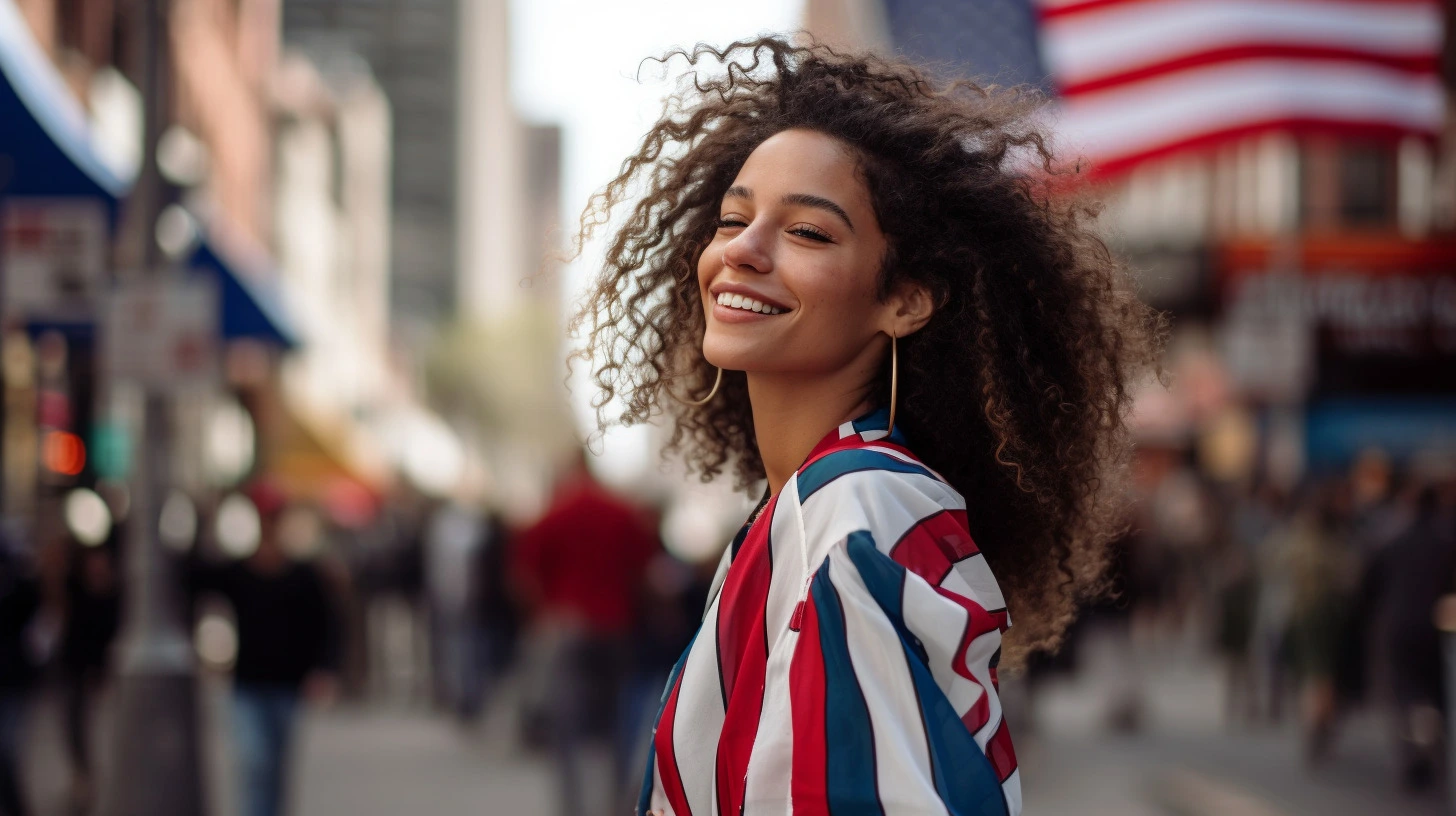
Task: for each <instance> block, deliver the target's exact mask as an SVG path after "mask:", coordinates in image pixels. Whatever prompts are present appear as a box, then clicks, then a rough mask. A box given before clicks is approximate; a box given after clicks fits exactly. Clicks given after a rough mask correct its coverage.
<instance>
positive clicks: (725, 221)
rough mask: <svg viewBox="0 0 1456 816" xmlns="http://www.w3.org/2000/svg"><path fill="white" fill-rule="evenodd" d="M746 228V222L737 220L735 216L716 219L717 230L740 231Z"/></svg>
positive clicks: (740, 219)
mask: <svg viewBox="0 0 1456 816" xmlns="http://www.w3.org/2000/svg"><path fill="white" fill-rule="evenodd" d="M746 226H748V222H747V221H744V220H743V219H742V218H739V217H738V216H736V215H725V216H723V217H721V218H719V219H718V229H720V230H721V229H741V228H743V227H746Z"/></svg>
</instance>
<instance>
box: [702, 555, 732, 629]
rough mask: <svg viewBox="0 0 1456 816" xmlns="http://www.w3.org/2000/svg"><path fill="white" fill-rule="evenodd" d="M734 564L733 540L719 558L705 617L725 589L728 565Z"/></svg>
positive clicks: (704, 612) (709, 588)
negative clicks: (724, 583)
mask: <svg viewBox="0 0 1456 816" xmlns="http://www.w3.org/2000/svg"><path fill="white" fill-rule="evenodd" d="M732 564H733V542H731V541H730V542H729V543H728V546H727V547H724V548H723V557H722V558H719V559H718V570H717V571H716V572H714V573H713V583H712V584H710V585H709V586H708V606H707V607H706V608H704V609H703V619H704V620H706V619H707V617H708V609H711V608H712V606H713V601H716V600H717V599H718V593H719V592H722V591H723V581H724V580H726V579H727V578H728V567H729V566H731V565H732Z"/></svg>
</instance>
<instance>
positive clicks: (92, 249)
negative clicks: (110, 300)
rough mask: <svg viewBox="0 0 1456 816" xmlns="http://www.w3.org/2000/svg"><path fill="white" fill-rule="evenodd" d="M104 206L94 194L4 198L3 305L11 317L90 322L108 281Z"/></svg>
mask: <svg viewBox="0 0 1456 816" xmlns="http://www.w3.org/2000/svg"><path fill="white" fill-rule="evenodd" d="M106 251H107V227H106V208H105V206H104V205H103V204H102V203H101V201H99V200H96V199H50V198H8V199H5V200H4V202H3V203H0V309H3V311H4V315H5V317H6V318H8V319H10V320H22V321H63V322H69V321H86V320H90V319H91V318H93V317H94V316H95V312H96V307H97V305H98V299H99V298H100V297H101V295H102V293H103V292H104V291H105V284H106Z"/></svg>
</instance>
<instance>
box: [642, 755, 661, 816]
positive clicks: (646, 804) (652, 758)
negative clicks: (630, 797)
mask: <svg viewBox="0 0 1456 816" xmlns="http://www.w3.org/2000/svg"><path fill="white" fill-rule="evenodd" d="M656 767H657V746H656V745H654V744H653V743H652V740H648V741H647V771H646V773H645V775H644V776H643V777H642V793H640V794H639V795H638V796H637V816H647V811H649V810H651V809H652V771H653V770H654V769H655V768H656Z"/></svg>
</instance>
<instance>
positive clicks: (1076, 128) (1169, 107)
mask: <svg viewBox="0 0 1456 816" xmlns="http://www.w3.org/2000/svg"><path fill="white" fill-rule="evenodd" d="M1444 116H1445V94H1444V91H1443V90H1442V88H1441V84H1440V82H1439V81H1438V80H1436V79H1434V78H1432V79H1430V80H1429V81H1427V80H1416V79H1412V78H1411V77H1409V76H1407V75H1405V74H1401V73H1399V72H1396V71H1389V70H1384V69H1377V68H1371V67H1367V66H1311V65H1309V64H1308V63H1305V62H1300V61H1297V60H1258V61H1249V62H1242V63H1237V64H1229V65H1218V66H1211V67H1209V68H1204V69H1199V70H1196V71H1185V72H1180V73H1178V74H1171V75H1168V76H1166V77H1162V78H1159V79H1156V80H1150V81H1148V82H1145V83H1138V84H1137V85H1136V86H1128V87H1125V88H1123V89H1121V90H1117V91H1110V92H1108V93H1104V94H1095V95H1091V96H1087V97H1080V98H1076V99H1071V100H1067V101H1066V102H1064V103H1063V106H1062V113H1061V121H1060V123H1059V124H1058V125H1057V126H1056V133H1057V137H1056V138H1057V142H1058V144H1059V148H1060V149H1063V150H1066V149H1069V148H1070V149H1071V150H1073V151H1077V152H1084V153H1086V154H1087V155H1090V156H1092V157H1093V158H1107V157H1115V156H1122V155H1129V154H1136V153H1141V152H1143V151H1145V150H1151V149H1155V148H1157V147H1160V146H1162V145H1166V144H1170V143H1174V142H1178V141H1181V140H1183V139H1187V138H1192V137H1196V136H1198V135H1199V134H1202V133H1208V132H1214V131H1219V130H1224V129H1228V128H1235V127H1240V126H1244V125H1256V124H1258V123H1260V122H1263V121H1269V120H1272V119H1279V118H1285V117H1309V118H1320V119H1335V120H1339V121H1348V122H1365V121H1378V122H1388V123H1390V124H1392V125H1398V126H1403V127H1408V128H1411V129H1413V130H1420V131H1427V132H1438V131H1439V130H1440V126H1441V123H1442V121H1443V119H1444Z"/></svg>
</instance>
